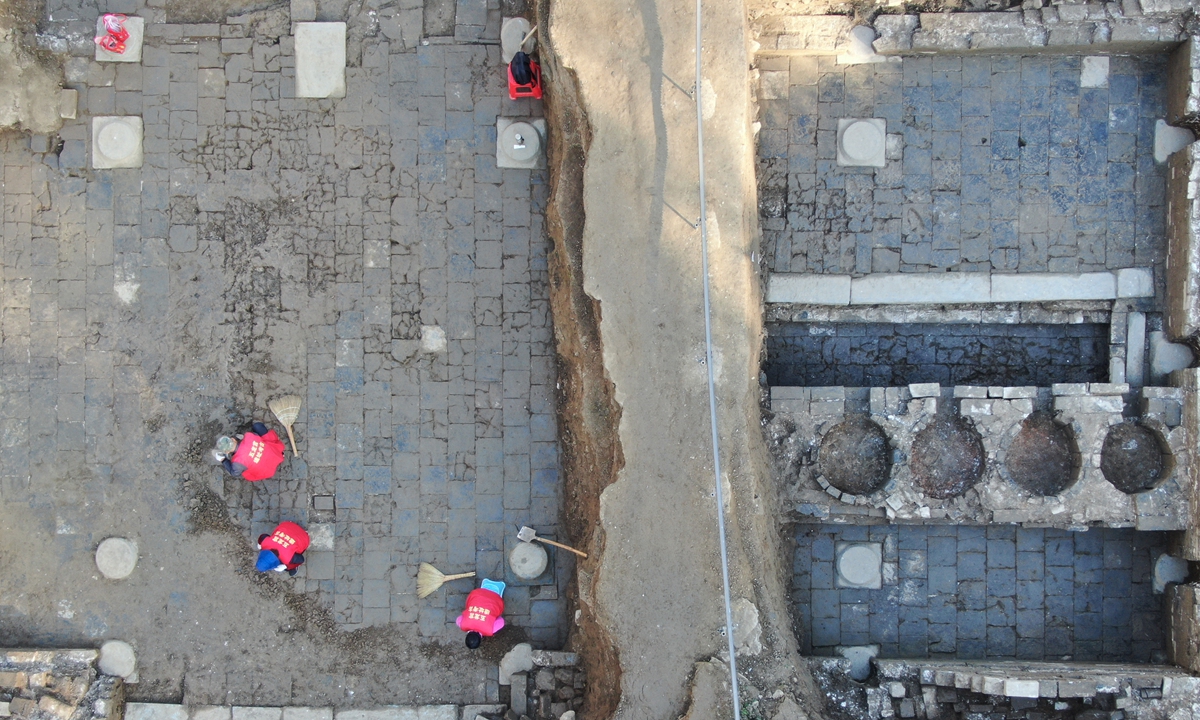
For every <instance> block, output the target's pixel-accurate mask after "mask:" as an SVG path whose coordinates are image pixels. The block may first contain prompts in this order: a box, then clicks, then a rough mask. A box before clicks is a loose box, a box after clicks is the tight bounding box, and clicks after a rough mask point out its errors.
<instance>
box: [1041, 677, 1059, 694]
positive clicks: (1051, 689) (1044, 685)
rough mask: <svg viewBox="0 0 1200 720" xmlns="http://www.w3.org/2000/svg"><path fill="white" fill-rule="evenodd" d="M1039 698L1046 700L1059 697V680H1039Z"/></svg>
mask: <svg viewBox="0 0 1200 720" xmlns="http://www.w3.org/2000/svg"><path fill="white" fill-rule="evenodd" d="M1038 697H1044V698H1056V697H1058V681H1057V680H1039V681H1038Z"/></svg>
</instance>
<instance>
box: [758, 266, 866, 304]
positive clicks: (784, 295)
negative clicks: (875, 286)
mask: <svg viewBox="0 0 1200 720" xmlns="http://www.w3.org/2000/svg"><path fill="white" fill-rule="evenodd" d="M850 287H851V279H850V276H849V275H811V274H800V273H772V274H771V276H770V277H769V278H768V279H767V302H769V303H797V304H801V305H849V304H850Z"/></svg>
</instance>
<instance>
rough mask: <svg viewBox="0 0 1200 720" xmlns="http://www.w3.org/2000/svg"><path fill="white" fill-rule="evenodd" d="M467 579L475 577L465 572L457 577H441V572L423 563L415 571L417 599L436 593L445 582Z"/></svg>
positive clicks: (471, 573)
mask: <svg viewBox="0 0 1200 720" xmlns="http://www.w3.org/2000/svg"><path fill="white" fill-rule="evenodd" d="M469 577H475V573H473V572H465V573H459V574H457V575H443V574H442V571H441V570H438V569H437V568H435V567H434V566H432V565H430V564H429V563H426V562H423V563H421V566H420V567H419V568H418V569H417V597H419V598H421V599H425V598H427V597H429V596H430V595H432V594H434V593H435V592H437V589H438V588H440V587H441V586H442V583H444V582H446V581H447V580H459V579H461V578H469Z"/></svg>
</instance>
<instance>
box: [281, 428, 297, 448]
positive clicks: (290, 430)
mask: <svg viewBox="0 0 1200 720" xmlns="http://www.w3.org/2000/svg"><path fill="white" fill-rule="evenodd" d="M283 427H284V429H286V430H287V431H288V440H291V441H292V454H293V455H299V454H300V451H299V450H297V449H296V438H295V437H293V436H292V426H291V425H284V426H283Z"/></svg>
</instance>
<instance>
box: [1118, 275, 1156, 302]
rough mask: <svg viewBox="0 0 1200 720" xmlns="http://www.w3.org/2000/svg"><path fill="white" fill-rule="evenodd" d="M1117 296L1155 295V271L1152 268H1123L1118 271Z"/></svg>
mask: <svg viewBox="0 0 1200 720" xmlns="http://www.w3.org/2000/svg"><path fill="white" fill-rule="evenodd" d="M1116 275H1117V297H1119V298H1135V297H1154V271H1153V270H1152V269H1150V268H1121V269H1120V270H1117V271H1116Z"/></svg>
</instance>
